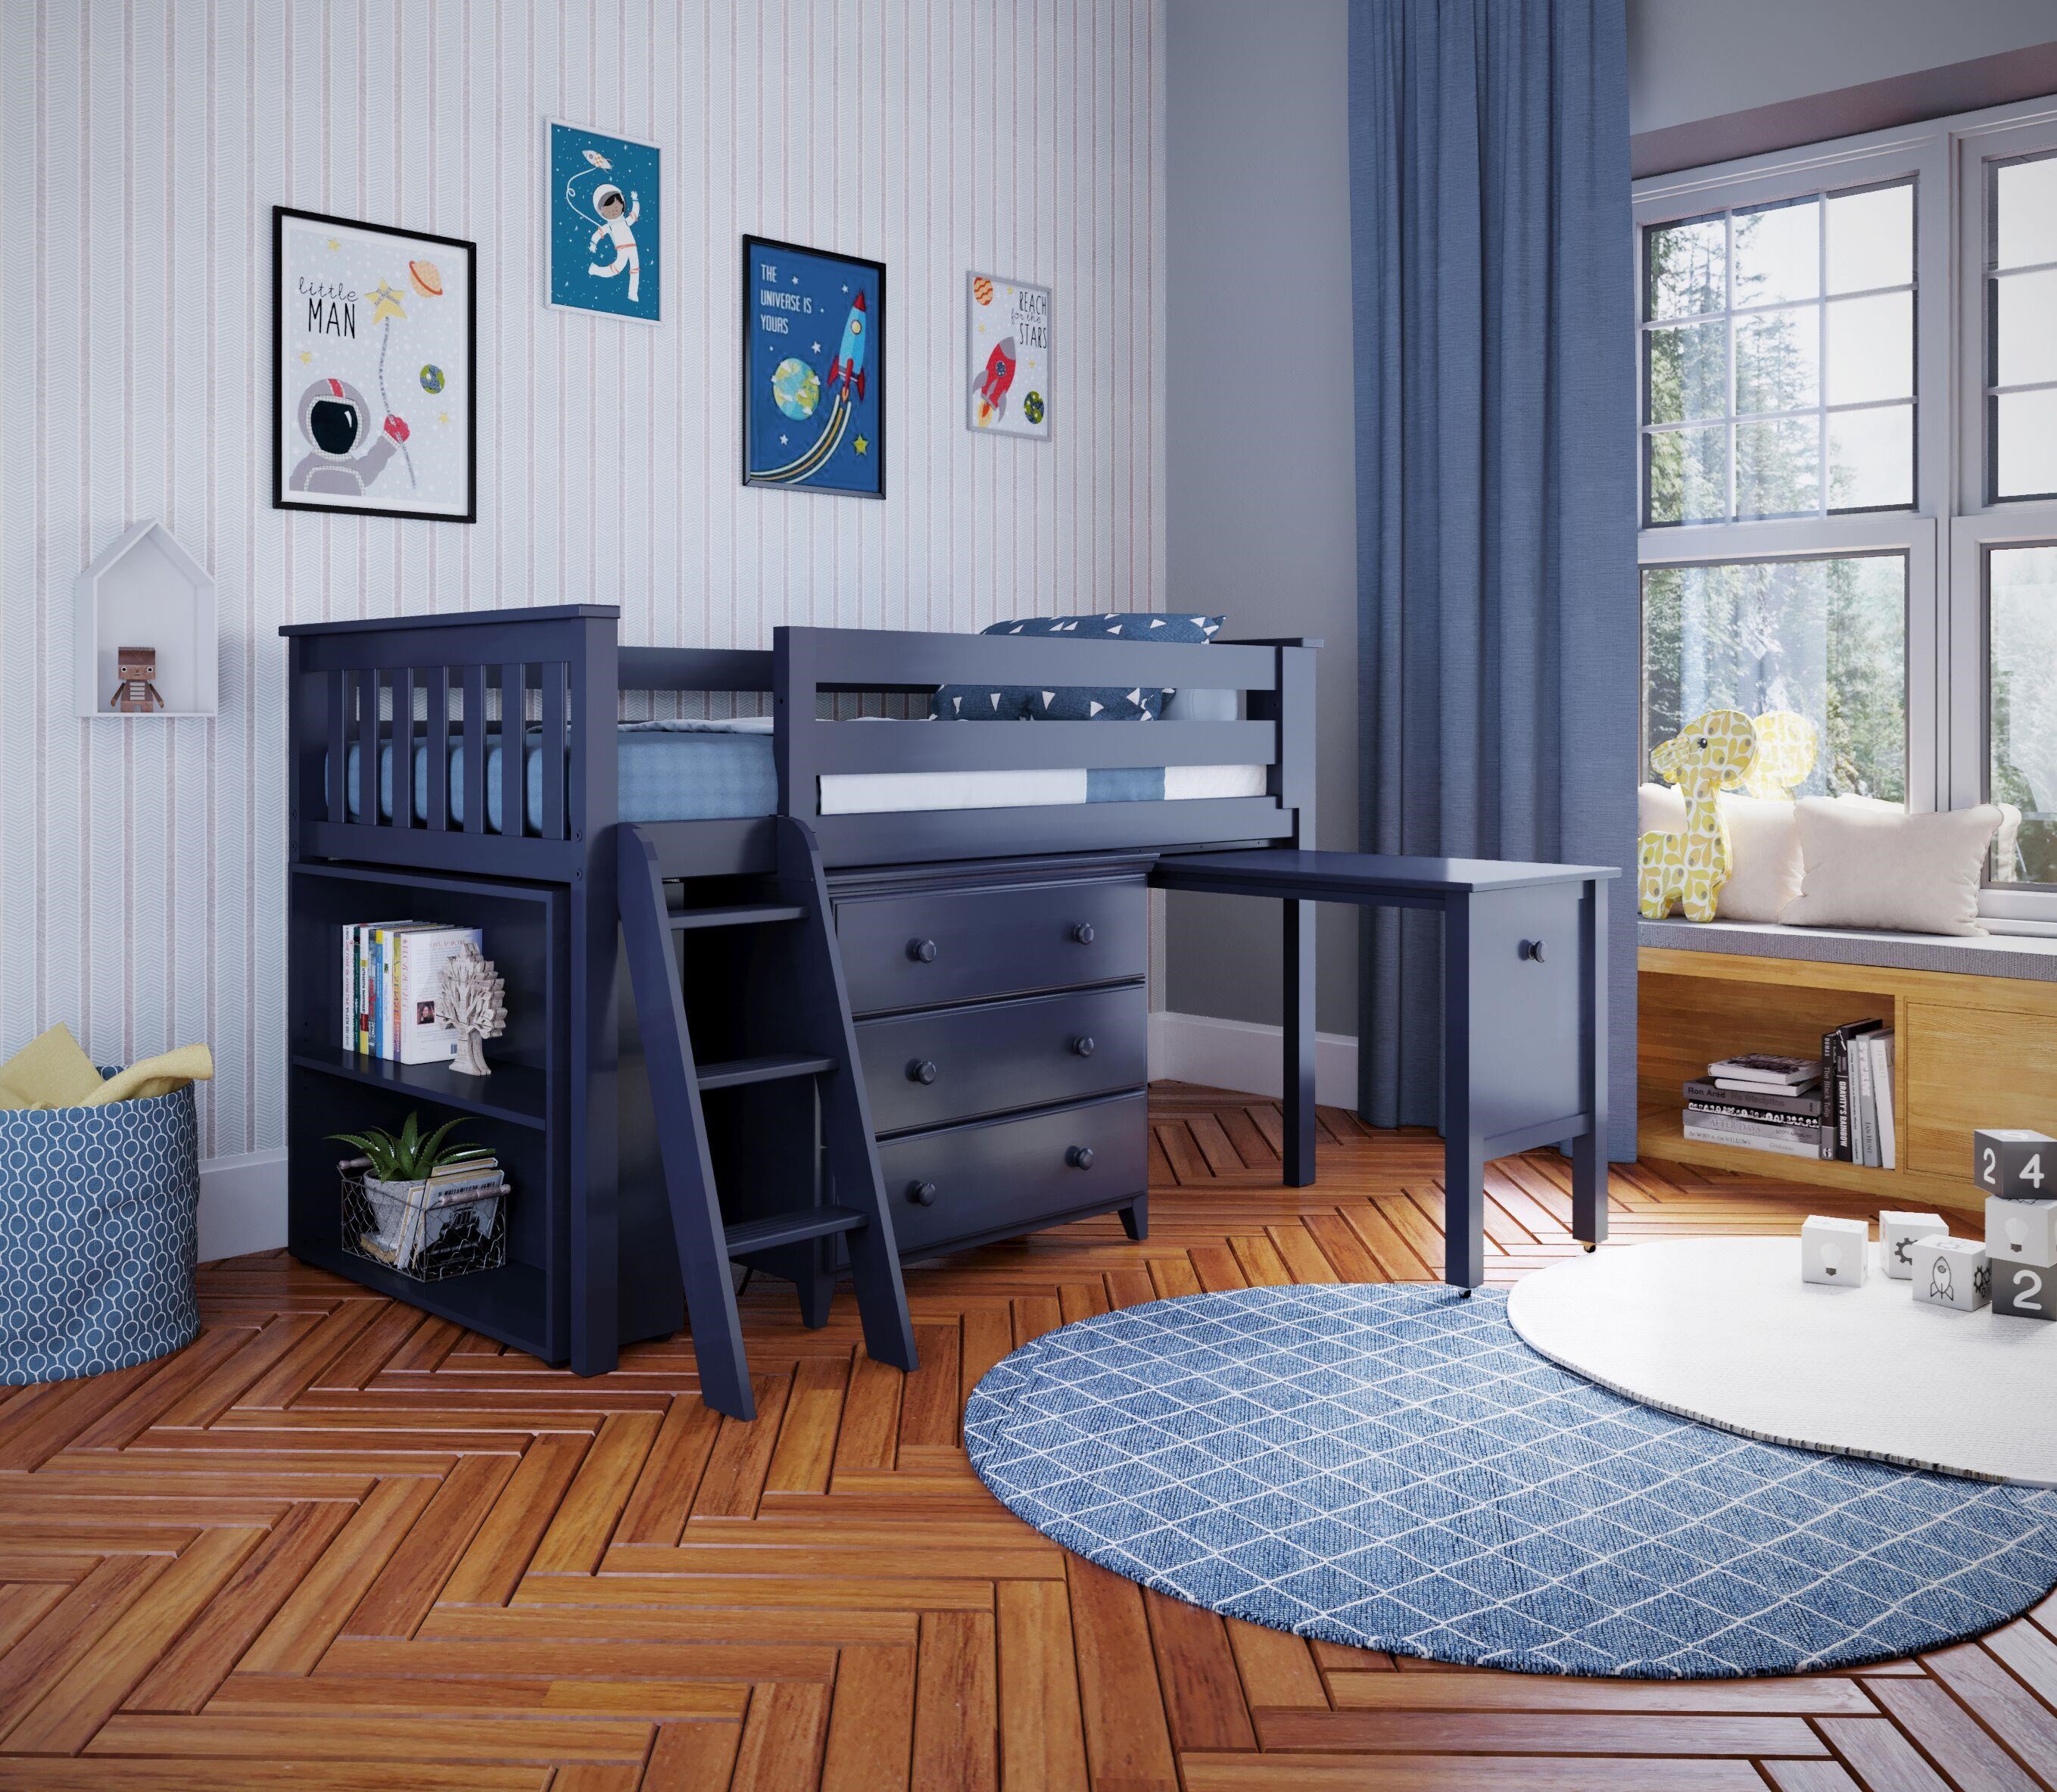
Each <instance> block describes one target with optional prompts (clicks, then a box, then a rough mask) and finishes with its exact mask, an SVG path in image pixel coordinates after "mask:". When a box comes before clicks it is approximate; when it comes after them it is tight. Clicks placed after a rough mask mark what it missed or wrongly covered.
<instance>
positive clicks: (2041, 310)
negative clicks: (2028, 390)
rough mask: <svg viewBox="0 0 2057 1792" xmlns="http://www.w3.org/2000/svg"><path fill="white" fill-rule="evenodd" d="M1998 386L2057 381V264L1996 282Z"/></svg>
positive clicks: (1995, 332) (2005, 276)
mask: <svg viewBox="0 0 2057 1792" xmlns="http://www.w3.org/2000/svg"><path fill="white" fill-rule="evenodd" d="M1993 285H1994V287H1995V288H1996V291H1995V292H1994V294H1993V299H1994V304H1995V315H1994V319H1993V328H1994V335H1995V341H1994V344H1993V348H1994V353H1993V370H1994V373H1995V375H1996V378H1995V379H1994V381H1993V383H1994V384H1995V385H1996V386H2031V385H2034V384H2035V383H2038V382H2039V381H2043V380H2057V268H2043V269H2041V270H2040V271H2039V272H2035V273H2033V274H2003V275H2001V276H2000V277H1999V278H1998V279H1997V280H1995V281H1994V282H1993Z"/></svg>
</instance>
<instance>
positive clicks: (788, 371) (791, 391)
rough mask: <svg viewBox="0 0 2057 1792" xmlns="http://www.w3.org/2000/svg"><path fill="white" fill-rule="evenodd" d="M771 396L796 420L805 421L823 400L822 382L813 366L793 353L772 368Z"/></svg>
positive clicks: (780, 407) (798, 421) (781, 408)
mask: <svg viewBox="0 0 2057 1792" xmlns="http://www.w3.org/2000/svg"><path fill="white" fill-rule="evenodd" d="M771 396H772V397H773V398H775V399H776V400H778V403H779V409H780V410H783V411H784V412H785V414H787V416H788V417H790V418H792V419H793V421H794V422H796V423H804V422H806V421H807V419H808V418H810V417H811V416H813V415H814V406H816V405H818V404H819V403H820V402H822V383H821V381H820V380H819V379H817V378H816V377H815V375H814V369H813V368H812V367H809V366H808V365H807V363H806V362H804V361H803V360H802V359H800V358H799V356H798V355H791V356H789V357H788V358H787V359H785V360H783V361H781V362H780V363H779V365H778V366H777V367H774V368H773V369H772V370H771Z"/></svg>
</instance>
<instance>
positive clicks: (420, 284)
mask: <svg viewBox="0 0 2057 1792" xmlns="http://www.w3.org/2000/svg"><path fill="white" fill-rule="evenodd" d="M407 278H408V280H410V281H411V282H412V283H413V284H414V290H415V291H417V292H418V293H419V294H421V295H422V297H423V298H424V299H440V298H442V295H443V276H442V272H441V270H440V269H438V268H437V266H436V264H434V262H433V261H410V262H409V263H408V264H407Z"/></svg>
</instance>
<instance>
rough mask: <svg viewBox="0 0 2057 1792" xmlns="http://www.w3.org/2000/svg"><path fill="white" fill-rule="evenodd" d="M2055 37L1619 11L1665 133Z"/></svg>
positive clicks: (1721, 5) (1786, 9)
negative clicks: (1623, 13) (1671, 128)
mask: <svg viewBox="0 0 2057 1792" xmlns="http://www.w3.org/2000/svg"><path fill="white" fill-rule="evenodd" d="M1171 18H1172V25H1173V28H1174V30H1176V26H1177V22H1178V6H1177V4H1176V0H1174V5H1173V8H1172V13H1171ZM2053 36H2057V5H2053V4H2052V0H1629V5H1628V79H1629V113H1630V117H1631V122H1632V124H1633V125H1634V128H1635V129H1637V130H1639V131H1655V130H1663V129H1666V128H1667V127H1668V126H1671V125H1683V124H1687V123H1690V122H1692V121H1695V120H1698V119H1702V118H1719V117H1723V116H1725V115H1726V114H1727V113H1731V112H1747V111H1749V110H1750V109H1752V108H1753V107H1756V106H1761V105H1776V104H1778V102H1779V101H1782V100H1797V99H1801V98H1804V97H1806V96H1807V95H1809V94H1810V93H1833V91H1835V90H1836V89H1837V88H1841V87H1854V86H1857V85H1859V84H1860V83H1861V82H1864V81H1884V80H1886V79H1889V77H1893V76H1895V75H1906V74H1913V73H1918V72H1919V71H1920V70H1922V69H1937V68H1942V67H1944V66H1946V65H1948V64H1950V63H1952V62H1968V61H1971V60H1972V58H1973V57H1980V56H1992V55H1996V54H2000V53H2001V52H2003V51H2006V50H2020V49H2023V48H2025V47H2026V46H2028V45H2031V44H2039V43H2043V42H2047V41H2048V40H2049V39H2050V38H2051V37H2053ZM1174 78H1175V65H1174ZM1171 102H1172V105H1173V108H1174V117H1175V116H1176V107H1177V105H1178V93H1177V90H1176V88H1174V89H1173V92H1172V95H1171Z"/></svg>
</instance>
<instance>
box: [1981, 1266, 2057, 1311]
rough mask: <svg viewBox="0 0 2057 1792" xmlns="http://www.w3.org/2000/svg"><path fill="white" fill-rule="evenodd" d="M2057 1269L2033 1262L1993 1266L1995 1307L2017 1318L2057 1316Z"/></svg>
mask: <svg viewBox="0 0 2057 1792" xmlns="http://www.w3.org/2000/svg"><path fill="white" fill-rule="evenodd" d="M2052 1283H2057V1269H2045V1268H2042V1267H2039V1266H2038V1265H2036V1264H2033V1263H1995V1264H1994V1265H1993V1266H1992V1310H1993V1311H1994V1312H1996V1313H1998V1314H2002V1315H2003V1316H2004V1317H2006V1318H2015V1319H2057V1299H2053V1298H2051V1285H2052Z"/></svg>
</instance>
